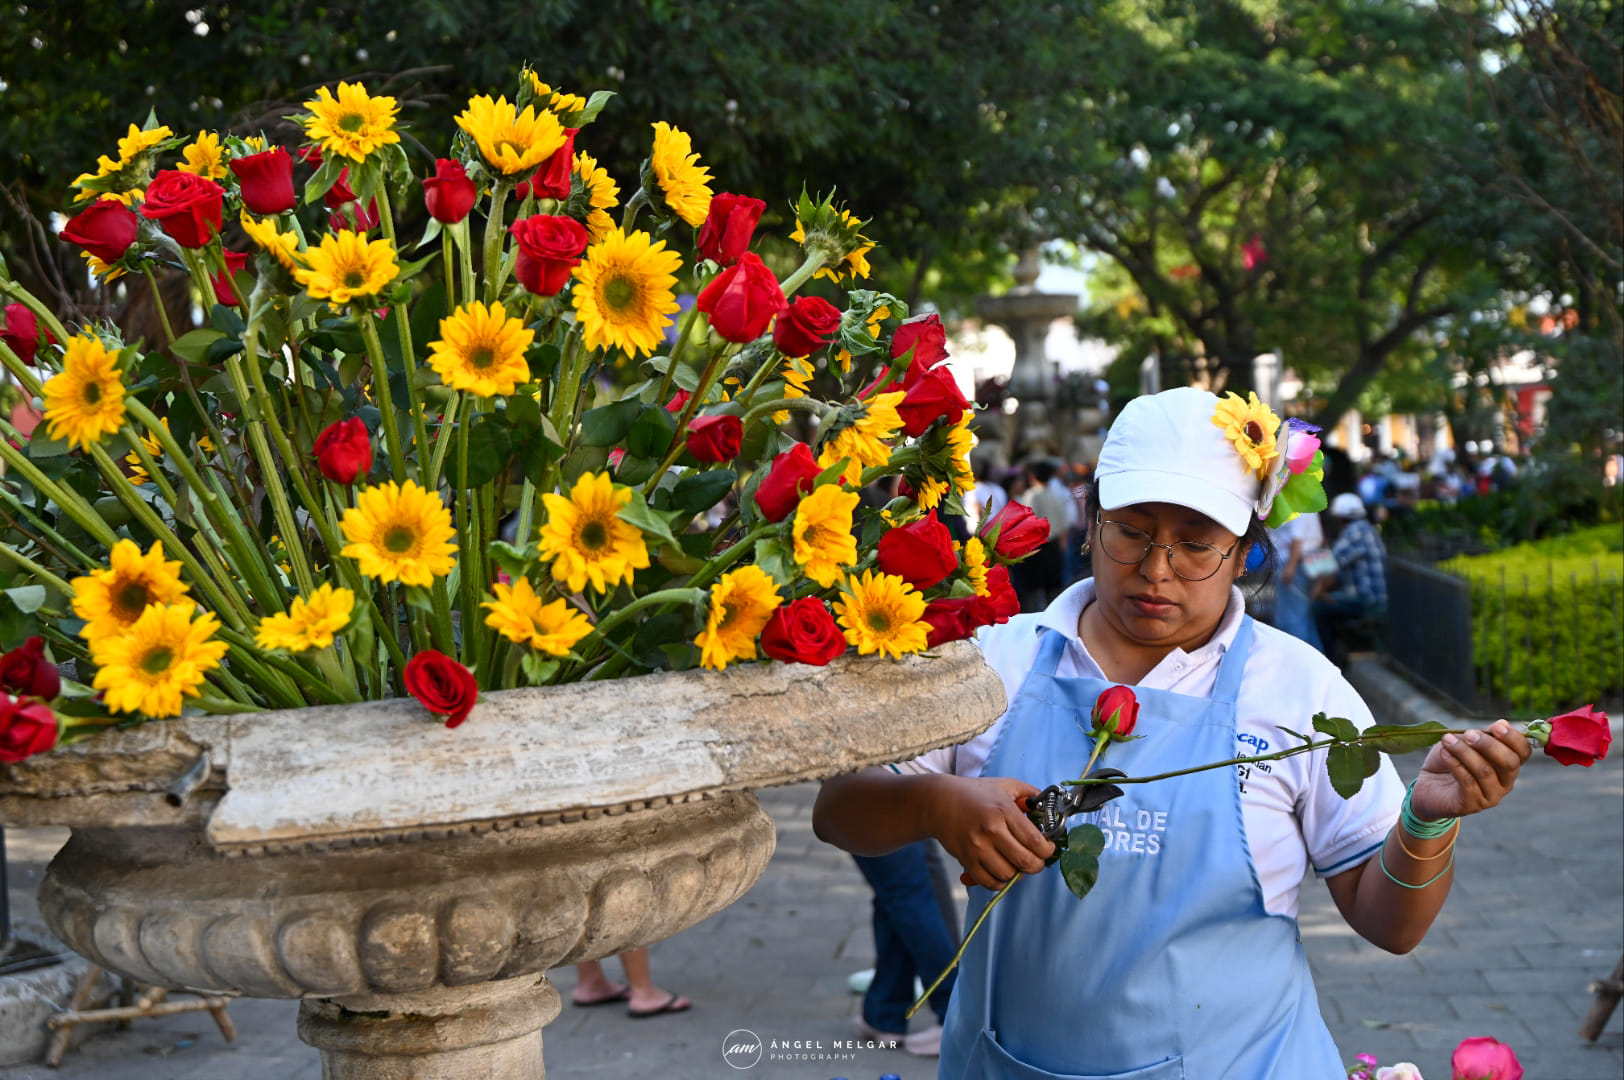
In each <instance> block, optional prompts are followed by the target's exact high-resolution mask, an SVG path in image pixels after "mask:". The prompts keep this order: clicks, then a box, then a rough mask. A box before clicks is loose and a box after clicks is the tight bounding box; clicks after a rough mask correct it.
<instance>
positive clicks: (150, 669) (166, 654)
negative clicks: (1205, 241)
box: [141, 645, 175, 675]
mask: <svg viewBox="0 0 1624 1080" xmlns="http://www.w3.org/2000/svg"><path fill="white" fill-rule="evenodd" d="M174 662H175V650H174V649H171V648H170V647H169V646H168V645H159V646H158V647H157V648H155V649H148V650H147V652H146V655H145V656H143V657H141V670H142V671H144V672H146V673H147V674H148V675H162V674H163V673H164V672H166V671H168V670H169V665H170V664H173V663H174Z"/></svg>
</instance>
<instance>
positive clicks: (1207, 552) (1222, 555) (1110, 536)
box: [1094, 514, 1240, 581]
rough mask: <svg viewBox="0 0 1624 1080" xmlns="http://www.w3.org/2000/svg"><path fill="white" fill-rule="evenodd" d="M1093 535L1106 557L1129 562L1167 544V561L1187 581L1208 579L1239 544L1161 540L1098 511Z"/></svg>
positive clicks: (1136, 560)
mask: <svg viewBox="0 0 1624 1080" xmlns="http://www.w3.org/2000/svg"><path fill="white" fill-rule="evenodd" d="M1094 535H1095V536H1097V537H1098V538H1099V548H1100V550H1101V551H1103V552H1105V554H1106V557H1107V558H1109V559H1110V560H1111V561H1112V562H1119V563H1123V564H1124V565H1127V566H1133V565H1136V564H1138V563H1141V562H1143V561H1144V560H1145V557H1146V556H1148V555H1149V554H1150V551H1151V549H1152V548H1166V549H1167V565H1168V566H1170V567H1172V568H1173V573H1175V574H1177V575H1178V576H1179V577H1181V578H1183V579H1184V580H1185V581H1206V580H1207V579H1208V578H1210V577H1212V575H1214V574H1216V573H1217V572H1218V568H1219V567H1221V566H1223V565H1224V560H1225V559H1227V558H1229V557H1230V556H1231V555H1233V554H1235V548H1236V547H1237V546H1238V545H1239V544H1240V541H1239V540H1236V541H1235V543H1233V544H1231V545H1229V550H1228V551H1224V550H1223V549H1222V548H1216V547H1213V546H1212V545H1211V544H1199V543H1196V542H1195V541H1194V540H1180V541H1179V542H1178V543H1176V544H1158V543H1157V542H1156V541H1155V540H1152V539H1151V538H1150V534H1149V533H1147V532H1145V531H1144V530H1143V529H1136V528H1134V527H1133V526H1132V525H1127V524H1124V523H1123V522H1120V521H1108V520H1102V519H1101V518H1100V516H1099V515H1098V514H1095V515H1094Z"/></svg>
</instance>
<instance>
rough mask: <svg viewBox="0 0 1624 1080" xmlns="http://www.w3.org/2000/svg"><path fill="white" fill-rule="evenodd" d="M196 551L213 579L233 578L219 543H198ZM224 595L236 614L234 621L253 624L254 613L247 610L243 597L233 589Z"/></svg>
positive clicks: (246, 602)
mask: <svg viewBox="0 0 1624 1080" xmlns="http://www.w3.org/2000/svg"><path fill="white" fill-rule="evenodd" d="M197 552H198V556H199V557H200V558H201V559H202V561H203V562H204V563H205V564H207V566H208V568H209V573H211V574H213V575H214V579H215V580H216V581H234V580H235V579H234V578H233V576H232V573H231V567H229V566H227V565H226V560H225V556H224V555H222V554H221V553H220V545H219V544H217V543H212V542H211V543H207V544H199V545H198V546H197ZM225 595H226V598H227V599H228V600H229V601H230V603H231V605H232V607H231V611H232V613H233V614H234V615H235V616H236V621H237V622H238V623H239V624H241V625H243V626H251V625H253V622H254V613H253V612H252V611H250V610H249V608H248V601H247V600H246V599H244V598H243V597H242V596H241V595H240V594H239V593H238V592H237V590H235V589H233V590H230V591H228V592H227V593H226V594H225ZM222 618H224V616H222ZM225 621H226V622H231V621H232V620H231V619H229V618H226V619H225Z"/></svg>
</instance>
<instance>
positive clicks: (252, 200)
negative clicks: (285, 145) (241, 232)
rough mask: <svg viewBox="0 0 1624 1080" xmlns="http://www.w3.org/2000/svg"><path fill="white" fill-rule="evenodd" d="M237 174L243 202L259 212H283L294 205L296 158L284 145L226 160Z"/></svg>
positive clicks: (255, 211)
mask: <svg viewBox="0 0 1624 1080" xmlns="http://www.w3.org/2000/svg"><path fill="white" fill-rule="evenodd" d="M226 164H227V166H228V167H229V168H230V169H231V171H232V172H234V173H236V174H237V188H238V190H240V191H241V192H242V204H243V205H244V206H246V207H248V209H250V210H252V211H253V212H254V213H256V214H282V213H286V212H287V211H289V210H292V209H293V204H294V202H295V198H294V194H293V158H291V157H289V156H288V152H287V151H286V150H284V149H282V148H281V147H280V146H278V147H276V148H275V149H274V150H267V151H265V152H264V153H263V154H249V155H248V156H247V157H240V158H233V159H232V160H231V161H229V162H227V163H226Z"/></svg>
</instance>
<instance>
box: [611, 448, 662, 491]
mask: <svg viewBox="0 0 1624 1080" xmlns="http://www.w3.org/2000/svg"><path fill="white" fill-rule="evenodd" d="M659 467H660V462H659V459H658V458H651V457H633V456H632V455H631V454H627V455H626V456H625V457H623V458H621V459H620V464H619V465H616V466H615V482H616V483H620V484H627V485H636V484H646V483H648V478H649V477H651V476H653V475H654V470H655V469H657V468H659ZM661 494H662V495H663V494H664V492H663V491H662V492H661Z"/></svg>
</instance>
